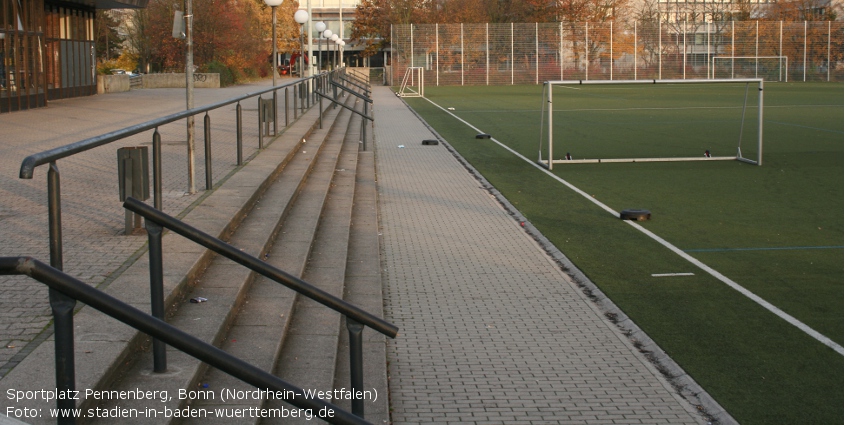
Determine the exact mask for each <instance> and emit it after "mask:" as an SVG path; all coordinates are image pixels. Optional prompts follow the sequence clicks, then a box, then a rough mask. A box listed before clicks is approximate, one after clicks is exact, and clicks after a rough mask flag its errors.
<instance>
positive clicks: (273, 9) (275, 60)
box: [270, 6, 279, 87]
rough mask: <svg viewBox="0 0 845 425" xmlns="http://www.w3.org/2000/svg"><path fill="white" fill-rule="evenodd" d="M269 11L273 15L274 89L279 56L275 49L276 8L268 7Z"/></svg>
mask: <svg viewBox="0 0 845 425" xmlns="http://www.w3.org/2000/svg"><path fill="white" fill-rule="evenodd" d="M270 10H271V11H272V13H273V69H272V71H271V72H273V87H276V68H277V63H278V61H279V54H278V52H277V49H278V48H277V47H276V6H270Z"/></svg>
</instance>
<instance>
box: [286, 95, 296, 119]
mask: <svg viewBox="0 0 845 425" xmlns="http://www.w3.org/2000/svg"><path fill="white" fill-rule="evenodd" d="M289 100H290V94H289V93H288V88H287V87H285V128H287V127H288V126H289V125H290V112H289V111H288V108H289V106H288V101H289ZM295 113H296V112H294V114H295Z"/></svg>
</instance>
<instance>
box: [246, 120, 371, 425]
mask: <svg viewBox="0 0 845 425" xmlns="http://www.w3.org/2000/svg"><path fill="white" fill-rule="evenodd" d="M356 117H357V116H356ZM356 117H352V119H351V125H350V126H349V128H352V127H353V126H354V123H356V122H359V120H358V119H355V118H356ZM345 133H347V132H345ZM346 136H348V134H340V135H338V137H339V138H340V139H341V140H344V142H343V150H342V151H341V158H340V161H339V162H338V166H337V168H336V170H335V173H334V179H333V182H332V187H331V190H330V191H329V199H328V200H327V202H326V208H325V209H324V210H323V216H322V217H321V220H320V227H319V228H318V230H317V235H316V237H315V239H314V248H313V249H312V251H311V255H310V257H309V259H308V266H307V268H306V269H305V273H304V274H303V279H305V280H306V281H307V282H310V283H312V284H314V285H315V286H318V287H319V288H321V289H323V290H324V291H326V292H329V293H331V294H332V295H334V296H337V297H339V298H342V297H343V292H344V284H345V279H344V275H345V271H346V261H347V258H348V252H347V251H348V248H349V233H350V227H351V221H352V205H353V201H354V191H355V170H356V169H357V162H358V151H359V148H360V144H359V143H358V138H357V137H356V138H349V137H346ZM342 322H343V318H342V316H341V315H340V314H338V313H337V312H334V311H332V310H329V309H327V308H326V307H325V306H322V305H320V304H318V303H316V302H314V301H312V300H310V299H308V298H305V297H298V298H297V300H296V304H295V307H294V317H293V318H292V319H291V324H290V328H289V329H288V332H287V335H286V336H285V342H284V344H283V346H282V351H281V353H280V356H279V361H278V364H277V365H276V368H275V370H274V374H275V375H276V376H279V377H282V378H283V379H285V380H288V381H289V382H291V383H293V384H294V385H297V386H299V387H301V388H303V389H305V390H321V391H331V390H332V389H333V388H334V387H333V384H334V372H335V366H336V363H337V345H338V337H339V335H340V332H341V329H340V328H341V324H342ZM328 401H332V400H328ZM286 406H287V404H286V403H285V402H284V401H283V400H269V401H267V404H266V408H268V409H279V410H280V411H281V409H283V408H285V407H286ZM303 413H304V414H303V415H300V417H298V418H297V417H291V418H281V419H280V418H266V419H263V420H262V421H261V422H262V423H286V424H287V423H307V422H309V420H308V415H307V412H303ZM318 413H319V412H311V414H312V416H314V415H316V416H319V415H318ZM303 416H304V417H303Z"/></svg>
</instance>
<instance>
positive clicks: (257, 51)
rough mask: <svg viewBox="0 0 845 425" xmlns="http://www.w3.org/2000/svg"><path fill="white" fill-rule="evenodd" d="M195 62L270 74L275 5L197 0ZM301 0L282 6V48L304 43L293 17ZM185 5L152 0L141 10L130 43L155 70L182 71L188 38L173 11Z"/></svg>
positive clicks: (257, 0) (258, 74)
mask: <svg viewBox="0 0 845 425" xmlns="http://www.w3.org/2000/svg"><path fill="white" fill-rule="evenodd" d="M192 1H193V12H194V16H193V18H192V19H193V21H192V25H193V42H194V64H196V65H197V66H198V67H199V68H200V69H202V68H204V67H206V66H208V65H209V64H222V65H223V66H225V67H227V68H229V69H230V70H232V71H233V73H234V74H235V75H236V77H238V76H240V77H264V76H267V75H269V73H270V64H271V62H270V52H271V51H272V48H273V47H272V46H271V42H270V40H272V34H271V31H272V18H271V10H270V7H268V6H267V5H266V4H265V3H264V2H263V0H192ZM298 8H299V4H298V3H297V2H293V1H286V2H284V3H283V4H282V5H281V6H279V7H278V8H277V11H276V12H277V32H278V46H277V47H278V49H279V51H280V52H290V51H293V50H295V49H298V46H299V41H298V37H299V25H298V24H296V23H295V22H294V20H293V14H294V12H295V11H296V10H297V9H298ZM177 10H182V5H181V4H179V3H175V4H174V2H173V1H172V0H151V1H150V3H149V5H148V7H147V8H146V9H145V10H144V11H143V12H142V13H139V14H137V15H136V17H135V19H134V20H135V21H137V24H136V26H135V30H134V33H133V34H132V36H131V37H130V43H131V44H132V46H133V48H134V49H135V50H136V51H137V52H138V54H139V61H140V62H149V63H150V64H151V66H150V68H152V70H155V71H164V70H176V71H181V70H182V69H184V66H185V40H184V39H177V38H173V36H172V29H173V15H174V12H175V11H177Z"/></svg>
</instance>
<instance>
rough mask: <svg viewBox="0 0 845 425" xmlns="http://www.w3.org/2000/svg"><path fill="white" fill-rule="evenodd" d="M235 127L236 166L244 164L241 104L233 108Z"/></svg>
mask: <svg viewBox="0 0 845 425" xmlns="http://www.w3.org/2000/svg"><path fill="white" fill-rule="evenodd" d="M235 125H236V126H237V129H236V131H235V132H236V134H237V146H238V165H241V164H243V163H244V116H243V111H242V110H241V102H238V105H237V106H235Z"/></svg>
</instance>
